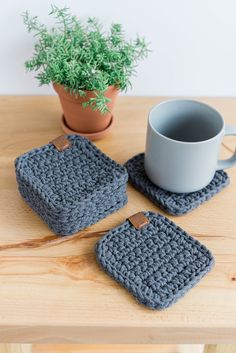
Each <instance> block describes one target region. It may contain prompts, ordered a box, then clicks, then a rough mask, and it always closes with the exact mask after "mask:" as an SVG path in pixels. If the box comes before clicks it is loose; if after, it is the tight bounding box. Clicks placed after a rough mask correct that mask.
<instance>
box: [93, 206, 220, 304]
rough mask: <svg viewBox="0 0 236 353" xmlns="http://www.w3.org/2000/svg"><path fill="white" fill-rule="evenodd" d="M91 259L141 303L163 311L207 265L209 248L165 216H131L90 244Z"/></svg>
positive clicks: (209, 260) (202, 274)
mask: <svg viewBox="0 0 236 353" xmlns="http://www.w3.org/2000/svg"><path fill="white" fill-rule="evenodd" d="M96 254H97V260H98V262H99V263H100V265H101V266H102V268H103V269H104V270H105V271H106V272H107V273H108V274H109V275H110V276H112V277H113V278H114V279H115V280H116V281H117V282H119V283H120V284H122V285H123V286H124V287H125V288H127V289H128V290H129V291H130V292H131V293H132V294H133V295H134V297H135V298H136V299H137V300H138V301H139V302H140V303H142V304H144V305H146V306H147V307H149V308H151V309H164V308H167V307H168V306H170V305H171V304H173V303H174V302H176V301H177V300H178V299H179V298H180V297H182V296H183V295H184V294H185V293H186V292H187V291H188V290H189V289H191V288H192V287H193V286H194V285H196V284H197V283H198V282H199V281H200V279H201V278H202V277H203V276H204V275H205V274H206V273H207V272H208V271H209V270H210V269H211V268H212V266H213V264H214V259H213V256H212V254H211V253H210V251H209V250H208V249H207V248H206V247H205V246H204V245H202V244H201V243H199V242H198V241H197V240H195V239H193V238H192V237H191V236H190V235H188V234H187V233H186V232H185V231H184V230H183V229H181V228H180V227H178V226H177V225H176V224H174V223H173V222H171V221H170V220H169V219H167V218H166V217H164V216H162V215H160V214H155V213H153V212H143V213H141V212H140V213H139V214H136V215H134V216H132V217H130V218H129V220H127V221H125V222H124V223H123V224H121V225H120V226H118V227H117V228H114V229H113V230H111V231H109V232H108V233H107V234H106V235H105V236H104V237H103V238H102V239H101V240H100V241H99V242H98V243H97V245H96Z"/></svg>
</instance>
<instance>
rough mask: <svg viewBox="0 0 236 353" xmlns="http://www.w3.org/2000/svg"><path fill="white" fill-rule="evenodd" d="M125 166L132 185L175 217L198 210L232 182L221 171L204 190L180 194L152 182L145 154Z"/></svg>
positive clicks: (132, 159) (129, 161) (217, 172)
mask: <svg viewBox="0 0 236 353" xmlns="http://www.w3.org/2000/svg"><path fill="white" fill-rule="evenodd" d="M124 166H125V167H126V169H127V171H128V174H129V181H130V182H131V184H132V185H133V186H134V187H135V188H136V189H138V190H139V191H140V192H141V193H143V194H144V195H145V196H147V197H148V198H149V199H150V200H151V201H153V202H154V203H155V204H156V205H157V206H159V207H160V208H161V209H163V210H164V211H165V212H167V213H169V214H171V215H174V216H180V215H183V214H186V213H188V212H190V211H192V210H193V209H195V208H197V207H198V206H199V205H201V204H202V203H203V202H205V201H207V200H209V199H211V198H212V197H213V196H214V195H216V194H217V193H219V192H220V191H221V190H222V189H223V188H225V187H226V186H227V185H228V184H229V182H230V179H229V176H228V174H227V173H226V172H224V171H223V170H219V171H216V173H215V176H214V178H213V179H212V181H211V182H210V183H209V184H208V185H207V186H206V187H204V188H203V189H201V190H199V191H194V192H191V193H182V194H180V193H174V192H170V191H166V190H163V189H161V188H159V187H158V186H156V185H155V184H153V183H152V182H151V180H150V179H149V178H148V176H147V174H146V172H145V169H144V153H140V154H137V155H136V156H134V157H132V158H131V159H129V160H128V161H127V162H126V163H125V165H124Z"/></svg>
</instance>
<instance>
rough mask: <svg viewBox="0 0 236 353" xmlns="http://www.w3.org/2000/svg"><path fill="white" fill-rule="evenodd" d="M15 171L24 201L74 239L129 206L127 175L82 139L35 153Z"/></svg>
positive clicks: (66, 140)
mask: <svg viewBox="0 0 236 353" xmlns="http://www.w3.org/2000/svg"><path fill="white" fill-rule="evenodd" d="M55 141H56V142H55ZM15 168H16V177H17V181H18V186H19V191H20V193H21V195H22V197H23V198H24V199H25V201H26V202H27V203H28V204H29V205H30V206H31V208H32V209H33V210H34V211H35V212H37V213H38V214H39V215H40V216H41V217H42V219H43V220H44V221H45V222H46V223H47V224H48V225H49V227H50V228H51V229H52V230H53V231H54V232H55V233H56V234H61V235H69V234H73V233H75V232H77V231H79V230H81V229H83V228H85V227H87V226H89V225H91V224H94V223H96V222H97V221H99V220H100V219H102V218H104V217H106V216H107V215H109V214H111V213H113V212H115V211H116V210H118V209H119V208H121V207H123V206H124V205H125V204H126V203H127V194H126V184H127V180H128V174H127V171H126V169H125V168H124V167H123V166H121V165H119V164H117V163H116V162H115V161H113V160H112V159H111V158H109V157H108V156H106V155H105V154H104V153H102V152H101V151H100V150H99V149H98V148H97V147H96V146H95V145H94V144H92V143H91V142H90V141H89V140H87V139H86V138H84V137H81V136H74V135H68V136H67V137H66V138H65V137H60V138H58V139H56V140H54V141H53V143H49V144H47V145H45V146H42V147H40V148H35V149H33V150H32V151H30V152H28V153H25V154H23V155H22V156H20V157H18V158H17V159H16V161H15Z"/></svg>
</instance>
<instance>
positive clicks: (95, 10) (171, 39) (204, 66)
mask: <svg viewBox="0 0 236 353" xmlns="http://www.w3.org/2000/svg"><path fill="white" fill-rule="evenodd" d="M52 2H53V3H54V4H56V5H58V6H59V5H60V6H64V5H67V6H69V7H70V8H71V10H72V12H73V13H74V14H76V15H78V16H80V17H82V18H85V17H86V16H95V17H99V18H100V19H101V20H102V21H103V22H104V23H105V25H108V24H109V23H111V22H120V23H122V24H123V25H124V28H125V29H126V31H127V35H128V36H132V35H134V34H135V33H139V34H140V35H143V36H145V37H146V39H147V40H148V41H149V42H151V48H152V53H151V54H150V56H149V58H148V59H147V60H145V61H143V62H142V63H141V64H140V66H139V68H138V76H137V77H136V78H135V79H134V80H133V89H132V90H131V91H129V92H127V94H134V95H174V96H192V95H193V96H195V95H208V96H235V95H236V1H235V0H146V1H144V0H118V1H112V0H65V1H61V0H38V1H32V0H7V1H4V0H1V2H0V51H1V52H0V79H1V85H0V94H52V93H53V90H52V88H51V87H48V86H44V87H38V83H37V81H36V80H35V79H34V77H33V74H31V73H26V72H25V69H24V66H23V63H24V61H25V60H26V59H27V58H29V56H30V55H31V53H32V48H33V41H34V40H33V38H32V36H31V35H29V34H28V33H27V32H26V29H25V28H24V25H23V23H22V18H21V17H20V14H21V13H22V12H23V11H24V10H26V9H28V10H29V11H30V13H31V14H33V15H39V17H40V19H41V20H42V21H45V22H46V21H48V17H47V13H48V12H49V9H50V4H51V3H52Z"/></svg>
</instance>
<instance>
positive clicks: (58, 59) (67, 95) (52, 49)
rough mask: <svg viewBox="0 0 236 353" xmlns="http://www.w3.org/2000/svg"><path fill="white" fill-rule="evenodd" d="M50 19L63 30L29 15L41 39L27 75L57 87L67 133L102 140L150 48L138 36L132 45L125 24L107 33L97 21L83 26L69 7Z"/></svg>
mask: <svg viewBox="0 0 236 353" xmlns="http://www.w3.org/2000/svg"><path fill="white" fill-rule="evenodd" d="M49 15H51V16H53V17H54V18H55V19H56V24H57V26H56V27H53V28H51V29H48V28H47V27H46V26H45V25H43V24H41V23H40V22H39V21H38V17H37V16H35V17H31V16H29V14H28V12H27V11H26V12H25V13H24V14H23V19H24V23H25V25H26V27H27V29H28V31H29V32H34V33H35V36H36V38H37V42H36V44H35V46H34V53H33V56H32V58H31V59H30V60H28V61H26V62H25V66H26V69H27V70H29V71H36V72H37V75H36V78H37V79H38V81H39V83H40V85H44V84H50V83H52V84H53V87H54V89H55V91H56V92H57V94H58V95H59V98H60V102H61V105H62V109H63V117H62V127H63V129H64V131H65V132H67V133H68V132H69V133H79V134H82V135H85V136H87V137H89V138H91V139H96V138H99V137H101V136H102V135H104V134H105V133H106V132H107V131H109V129H110V128H111V126H112V123H113V108H114V103H115V100H116V97H117V94H118V92H119V91H124V90H126V89H127V87H128V86H131V83H130V78H131V76H132V75H133V74H134V73H135V68H136V65H137V63H138V62H139V60H141V59H143V58H145V57H146V56H147V54H148V51H149V50H148V48H147V44H146V42H145V40H144V39H142V38H140V37H138V36H137V37H136V38H135V39H134V40H126V39H125V37H124V33H123V30H122V27H121V25H120V24H112V25H111V27H110V30H109V31H107V32H105V31H103V27H102V25H101V24H100V23H99V21H98V20H96V19H94V18H89V19H88V20H87V21H86V23H85V24H83V23H82V22H81V20H80V19H78V18H77V17H76V16H73V15H72V14H71V13H70V12H69V9H68V8H66V7H64V8H58V7H56V6H54V5H52V8H51V12H50V13H49Z"/></svg>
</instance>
